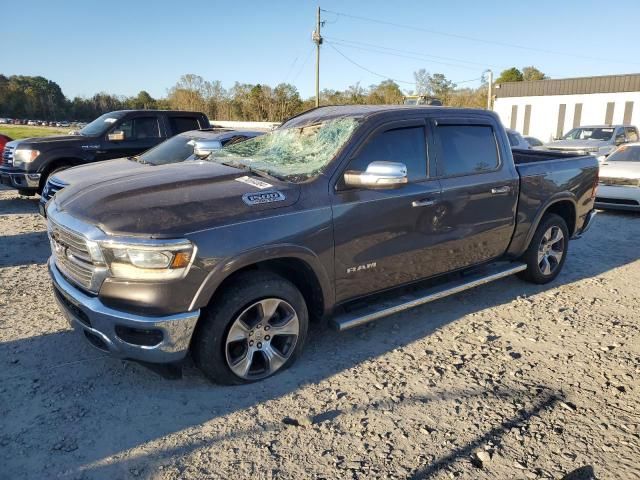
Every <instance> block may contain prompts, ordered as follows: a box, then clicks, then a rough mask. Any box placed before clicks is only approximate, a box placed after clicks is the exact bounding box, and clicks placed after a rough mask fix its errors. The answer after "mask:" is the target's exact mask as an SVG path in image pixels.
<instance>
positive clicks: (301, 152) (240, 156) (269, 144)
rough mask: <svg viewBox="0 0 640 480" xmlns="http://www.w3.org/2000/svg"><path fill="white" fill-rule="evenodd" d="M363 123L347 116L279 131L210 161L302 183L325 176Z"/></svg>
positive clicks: (226, 149)
mask: <svg viewBox="0 0 640 480" xmlns="http://www.w3.org/2000/svg"><path fill="white" fill-rule="evenodd" d="M359 124H360V120H359V119H358V118H353V117H345V118H338V119H332V120H327V121H323V122H318V123H312V124H308V125H304V126H295V127H290V128H279V129H277V130H274V131H272V132H270V133H268V134H266V135H263V136H261V137H256V138H253V139H251V140H247V141H246V142H242V143H238V144H235V145H230V146H227V147H224V148H223V149H222V150H220V151H218V152H215V153H213V154H212V156H211V157H210V160H211V161H213V162H219V163H224V164H228V165H232V166H237V167H239V168H250V169H255V170H257V171H262V172H265V173H267V174H269V175H271V176H274V177H276V178H279V179H283V180H287V181H290V182H302V181H305V180H308V179H309V178H312V177H314V176H317V175H319V174H320V173H322V171H323V170H324V168H325V167H326V166H327V165H328V164H329V162H330V161H331V160H332V159H333V157H335V155H336V154H337V153H338V151H339V150H340V148H342V146H343V145H344V144H345V143H346V142H347V140H348V139H349V137H351V134H352V133H353V132H354V130H355V129H356V128H357V127H358V125H359Z"/></svg>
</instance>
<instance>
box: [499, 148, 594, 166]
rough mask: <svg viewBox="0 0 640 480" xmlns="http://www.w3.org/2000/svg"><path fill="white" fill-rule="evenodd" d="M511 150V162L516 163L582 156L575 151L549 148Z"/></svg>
mask: <svg viewBox="0 0 640 480" xmlns="http://www.w3.org/2000/svg"><path fill="white" fill-rule="evenodd" d="M511 151H512V153H513V162H514V163H515V164H516V165H522V164H525V163H534V162H548V161H551V160H566V159H571V158H577V157H582V156H584V155H579V154H577V153H564V152H552V151H549V150H521V149H512V150H511Z"/></svg>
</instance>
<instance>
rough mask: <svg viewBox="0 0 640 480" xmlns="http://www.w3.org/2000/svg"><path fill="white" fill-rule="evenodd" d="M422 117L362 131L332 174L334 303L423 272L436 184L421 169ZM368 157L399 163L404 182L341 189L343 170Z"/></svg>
mask: <svg viewBox="0 0 640 480" xmlns="http://www.w3.org/2000/svg"><path fill="white" fill-rule="evenodd" d="M426 132H427V125H426V121H425V120H424V119H416V120H410V121H398V122H393V123H385V124H384V125H382V126H380V127H378V128H376V129H375V130H373V131H372V132H370V133H369V135H367V137H366V138H365V139H364V141H363V142H362V143H361V144H360V145H359V146H358V148H357V150H356V151H355V153H354V155H352V157H351V159H350V160H349V161H348V162H347V165H346V166H345V167H344V168H343V169H342V170H341V171H340V172H338V174H339V179H338V182H337V185H336V189H335V191H334V192H333V193H332V194H331V195H332V208H333V223H334V239H335V278H336V299H337V301H338V302H342V301H345V300H347V299H350V298H354V297H358V296H362V295H366V294H368V293H371V292H375V291H378V290H383V289H387V288H390V287H393V286H396V285H400V284H402V283H407V282H411V281H414V280H416V279H419V278H422V277H424V276H428V275H429V272H430V271H431V263H432V261H433V259H432V258H431V254H430V249H431V247H432V246H433V242H434V241H435V240H437V239H436V238H434V237H433V236H432V235H431V232H432V228H433V221H434V217H435V216H436V215H437V210H436V209H437V207H438V200H439V197H440V183H439V182H438V180H436V179H433V178H431V177H430V175H429V169H428V167H427V141H426ZM374 161H391V162H401V163H404V164H405V165H406V167H407V171H408V179H409V183H408V184H406V185H403V186H400V187H397V188H394V189H386V190H379V189H365V188H347V187H345V186H344V183H343V181H342V178H343V175H344V172H345V171H346V170H357V171H364V170H366V168H367V165H369V163H371V162H374Z"/></svg>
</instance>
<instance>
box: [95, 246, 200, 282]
mask: <svg viewBox="0 0 640 480" xmlns="http://www.w3.org/2000/svg"><path fill="white" fill-rule="evenodd" d="M101 249H102V254H103V258H104V261H105V263H106V264H107V266H108V267H109V270H110V271H111V276H112V278H117V279H122V280H174V279H177V278H182V277H183V276H184V275H186V273H187V272H188V271H189V267H190V266H191V263H192V260H193V258H194V256H195V247H194V246H193V244H192V243H191V242H188V241H185V242H177V243H171V244H166V243H159V244H158V245H127V244H109V243H102V244H101Z"/></svg>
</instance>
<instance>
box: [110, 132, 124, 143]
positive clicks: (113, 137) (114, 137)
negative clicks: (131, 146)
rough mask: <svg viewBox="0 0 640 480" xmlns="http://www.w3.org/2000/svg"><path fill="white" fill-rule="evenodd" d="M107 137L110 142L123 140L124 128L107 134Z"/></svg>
mask: <svg viewBox="0 0 640 480" xmlns="http://www.w3.org/2000/svg"><path fill="white" fill-rule="evenodd" d="M107 139H108V140H109V141H110V142H122V141H123V140H124V132H123V131H122V130H116V131H115V132H111V133H110V134H109V135H107Z"/></svg>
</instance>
